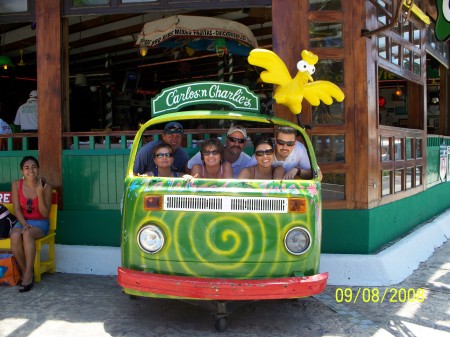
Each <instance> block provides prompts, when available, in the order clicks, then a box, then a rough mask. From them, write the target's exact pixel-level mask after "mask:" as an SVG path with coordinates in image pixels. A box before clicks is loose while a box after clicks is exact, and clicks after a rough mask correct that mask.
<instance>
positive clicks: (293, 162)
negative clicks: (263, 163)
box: [252, 141, 311, 172]
mask: <svg viewBox="0 0 450 337" xmlns="http://www.w3.org/2000/svg"><path fill="white" fill-rule="evenodd" d="M252 163H253V164H252V165H256V163H257V162H256V158H255V156H254V155H253V157H252ZM280 165H282V166H283V168H284V170H285V171H286V172H287V171H289V170H291V169H293V168H294V167H295V168H300V169H311V163H310V161H309V157H308V152H307V151H306V147H305V145H303V144H302V143H300V142H298V141H297V142H295V147H294V149H293V150H292V152H291V153H290V154H289V156H288V157H287V158H286V160H284V161H283V160H277V158H276V157H275V158H274V160H273V163H272V166H273V167H276V166H280Z"/></svg>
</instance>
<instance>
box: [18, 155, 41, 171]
mask: <svg viewBox="0 0 450 337" xmlns="http://www.w3.org/2000/svg"><path fill="white" fill-rule="evenodd" d="M29 160H32V161H34V162H35V163H36V166H37V167H38V168H39V162H38V160H37V159H36V158H35V157H33V156H25V157H23V159H22V161H21V162H20V169H21V170H23V165H25V163H26V162H27V161H29Z"/></svg>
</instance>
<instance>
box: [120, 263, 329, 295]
mask: <svg viewBox="0 0 450 337" xmlns="http://www.w3.org/2000/svg"><path fill="white" fill-rule="evenodd" d="M327 280H328V273H322V274H316V275H313V276H304V277H284V278H270V279H257V280H241V279H227V278H199V277H187V276H173V275H162V274H153V273H147V272H142V271H135V270H131V269H126V268H122V267H119V269H118V283H119V285H120V286H121V287H122V288H124V289H125V292H126V293H130V294H131V293H133V294H142V296H146V295H145V294H147V296H152V295H153V296H156V297H173V298H184V299H186V298H189V299H198V300H230V301H232V300H269V299H287V298H300V297H308V296H312V295H316V294H320V293H321V292H323V291H324V290H325V287H326V285H327Z"/></svg>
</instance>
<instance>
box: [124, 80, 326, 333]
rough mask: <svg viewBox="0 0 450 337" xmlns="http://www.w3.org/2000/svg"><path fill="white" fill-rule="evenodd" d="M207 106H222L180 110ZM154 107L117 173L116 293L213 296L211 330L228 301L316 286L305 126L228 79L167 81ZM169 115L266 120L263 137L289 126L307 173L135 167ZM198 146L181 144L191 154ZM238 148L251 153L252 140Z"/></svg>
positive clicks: (254, 125) (316, 234)
mask: <svg viewBox="0 0 450 337" xmlns="http://www.w3.org/2000/svg"><path fill="white" fill-rule="evenodd" d="M206 104H208V105H209V106H211V105H213V104H214V105H218V104H221V105H222V104H223V105H226V106H227V107H228V110H189V111H187V108H188V107H190V106H192V105H196V106H199V105H206ZM180 109H183V110H184V111H179V110H180ZM152 115H153V118H151V119H150V120H149V121H147V122H146V123H145V124H144V125H143V126H142V127H141V128H140V130H139V131H138V132H137V134H136V137H135V139H134V142H133V145H132V149H131V153H130V160H129V163H128V169H127V176H126V178H125V191H124V199H123V210H122V238H121V239H122V266H121V267H119V270H118V282H119V285H120V286H121V287H122V288H123V290H124V292H125V293H126V294H129V295H131V296H145V297H157V298H172V299H183V300H192V301H196V303H199V302H203V303H204V302H209V304H211V303H214V305H215V304H217V312H216V316H215V317H216V328H217V329H218V330H223V329H225V326H226V317H227V312H226V307H225V304H226V303H227V302H228V301H245V300H268V299H293V298H301V297H307V296H312V295H315V294H319V293H321V292H322V291H324V289H325V287H326V283H327V278H328V273H319V260H320V246H321V213H322V203H321V174H320V170H319V167H318V165H317V162H316V159H315V156H314V152H313V148H312V145H311V142H310V140H309V138H308V136H307V134H306V133H305V131H304V129H303V128H301V127H299V126H298V125H296V124H293V123H291V122H289V121H286V120H283V119H280V118H276V117H273V116H271V115H267V114H261V113H260V103H259V97H258V96H256V95H255V94H254V93H252V92H251V91H249V89H248V88H247V87H245V86H241V85H237V84H234V83H223V82H197V83H190V84H184V85H180V86H176V87H171V88H167V89H165V90H163V91H162V92H161V93H160V94H159V95H158V96H156V97H155V98H154V99H153V100H152ZM171 121H177V122H180V123H181V124H183V125H189V123H191V122H195V123H198V122H199V121H201V122H202V124H203V125H206V126H207V125H219V124H217V123H219V121H220V123H222V124H227V123H228V124H229V123H235V124H241V125H245V126H246V127H248V130H253V129H255V130H270V128H271V130H272V134H271V136H273V130H274V127H276V126H278V125H281V126H290V127H292V128H295V129H296V130H297V131H298V138H297V139H298V141H300V142H302V143H303V144H304V145H305V147H306V149H307V152H308V155H309V160H310V163H311V168H312V176H311V178H310V179H308V180H305V179H303V180H301V179H298V180H295V179H294V180H249V179H246V180H242V179H202V178H196V179H195V180H193V181H186V180H184V179H183V178H182V177H180V178H164V177H150V176H136V175H134V174H133V165H134V161H135V158H136V154H137V152H138V150H139V148H140V146H141V144H142V138H143V136H144V132H145V131H146V130H149V129H161V128H162V126H163V125H164V124H166V123H168V122H171ZM185 128H186V127H185ZM215 131H217V128H215ZM206 132H208V130H207V128H206V130H205V133H206ZM225 133H226V129H223V135H225ZM219 138H220V134H219ZM222 139H224V138H223V137H222ZM188 140H189V141H188V143H191V138H190V136H189V139H188ZM188 145H189V144H188ZM196 150H198V149H197V148H195V147H191V148H189V151H190V152H191V155H192V154H193V153H194V152H195V151H196ZM245 151H247V152H249V154H250V155H252V154H253V149H252V148H251V147H250V148H246V149H245ZM212 301H213V302H212Z"/></svg>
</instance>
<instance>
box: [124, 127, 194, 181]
mask: <svg viewBox="0 0 450 337" xmlns="http://www.w3.org/2000/svg"><path fill="white" fill-rule="evenodd" d="M183 133H184V129H183V126H182V125H181V124H180V123H178V122H170V123H167V124H166V126H165V127H164V132H163V135H162V140H155V141H153V142H150V143H147V144H145V145H144V146H143V147H142V148H141V149H140V150H139V152H138V154H137V155H136V160H135V161H134V166H133V173H134V174H135V175H139V174H140V175H143V174H148V173H149V172H155V171H156V164H155V162H154V160H153V149H154V148H155V146H157V145H159V144H162V143H167V144H169V145H170V146H171V147H172V150H173V158H174V161H173V165H172V168H173V170H174V171H176V172H184V171H185V169H186V164H187V162H188V160H189V155H188V154H187V152H186V151H185V150H184V149H183V148H182V147H181V146H180V145H181V140H182V134H183Z"/></svg>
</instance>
